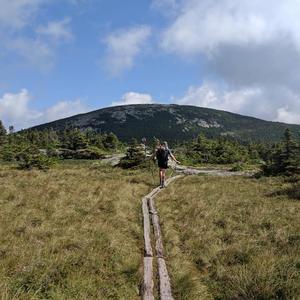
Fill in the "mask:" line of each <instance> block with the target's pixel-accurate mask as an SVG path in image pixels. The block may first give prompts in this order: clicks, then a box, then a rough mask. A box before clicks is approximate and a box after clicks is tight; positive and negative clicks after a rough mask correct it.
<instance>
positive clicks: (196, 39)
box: [0, 0, 300, 129]
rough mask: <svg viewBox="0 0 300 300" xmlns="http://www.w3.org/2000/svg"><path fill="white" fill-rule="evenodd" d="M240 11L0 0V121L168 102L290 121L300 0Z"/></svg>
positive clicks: (191, 4) (299, 103)
mask: <svg viewBox="0 0 300 300" xmlns="http://www.w3.org/2000/svg"><path fill="white" fill-rule="evenodd" d="M241 2H242V1H238V0H219V1H215V0H197V1H196V0H185V1H183V0H149V1H146V0H128V1H117V0H60V1H59V0H52V1H49V0H10V1H7V0H0V7H1V11H0V46H1V50H0V119H2V120H3V121H4V123H5V125H6V126H8V125H11V124H13V125H15V127H16V128H18V129H20V128H26V127H29V126H32V125H35V124H39V123H43V122H47V121H52V120H55V119H58V118H62V117H66V116H70V115H73V114H77V113H82V112H86V111H89V110H94V109H98V108H102V107H106V106H110V105H122V104H132V103H177V104H189V105H197V106H204V107H212V108H217V109H223V110H229V111H232V112H236V113H241V114H246V115H252V116H256V117H260V118H264V119H268V120H273V121H283V122H290V123H300V98H299V93H300V85H299V83H300V75H298V73H299V72H298V70H299V64H300V34H299V31H300V21H299V20H298V17H297V15H299V13H300V1H298V0H286V1H279V2H278V4H275V5H274V2H273V1H271V0H265V1H263V3H262V2H261V1H258V0H253V1H244V2H243V3H242V4H241ZM297 13H298V14H297Z"/></svg>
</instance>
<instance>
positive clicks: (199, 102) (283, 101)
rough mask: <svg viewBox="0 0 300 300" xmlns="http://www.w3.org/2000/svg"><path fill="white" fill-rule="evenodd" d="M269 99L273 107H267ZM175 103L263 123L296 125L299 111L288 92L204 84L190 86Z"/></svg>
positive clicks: (295, 98) (295, 97) (299, 101)
mask: <svg viewBox="0 0 300 300" xmlns="http://www.w3.org/2000/svg"><path fill="white" fill-rule="evenodd" d="M270 99H272V101H273V103H272V104H273V105H270ZM175 101H176V103H178V104H182V105H195V106H200V107H208V108H214V109H221V110H225V111H231V112H234V113H239V114H243V115H249V116H253V117H258V118H262V119H267V120H273V121H279V122H285V123H300V114H299V113H297V112H299V111H300V97H299V96H298V95H297V94H293V93H291V91H290V90H288V89H276V90H273V91H270V90H269V89H267V88H262V87H261V88H258V87H255V88H240V89H230V88H229V87H228V86H226V87H224V86H221V85H217V84H215V83H213V82H204V83H203V84H202V85H201V86H191V87H190V88H189V89H188V90H187V92H186V94H185V95H184V96H183V97H182V98H180V99H176V100H175ZM282 105H284V106H283V107H281V106H282Z"/></svg>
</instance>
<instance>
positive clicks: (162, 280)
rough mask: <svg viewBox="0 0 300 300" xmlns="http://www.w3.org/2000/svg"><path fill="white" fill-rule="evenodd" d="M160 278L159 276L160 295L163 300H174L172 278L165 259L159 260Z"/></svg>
mask: <svg viewBox="0 0 300 300" xmlns="http://www.w3.org/2000/svg"><path fill="white" fill-rule="evenodd" d="M157 260H158V276H159V293H160V299H161V300H174V298H173V297H172V290H171V283H170V277H169V274H168V270H167V266H166V262H165V260H164V259H163V258H158V259H157Z"/></svg>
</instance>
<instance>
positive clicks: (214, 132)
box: [33, 104, 300, 142]
mask: <svg viewBox="0 0 300 300" xmlns="http://www.w3.org/2000/svg"><path fill="white" fill-rule="evenodd" d="M66 127H77V128H80V129H82V130H84V129H87V128H92V129H93V130H97V131H99V132H113V133H115V134H116V135H117V136H118V137H119V139H120V140H123V141H129V140H131V139H132V138H133V137H135V138H137V139H138V140H139V139H141V138H142V137H146V138H147V139H148V140H149V139H151V138H152V137H154V136H155V137H157V138H160V139H164V140H168V141H183V140H188V139H191V138H194V137H196V136H197V135H198V134H199V133H201V132H203V133H205V134H206V135H207V136H209V137H216V136H220V135H222V136H229V137H233V138H237V139H240V140H245V141H246V140H248V141H249V140H253V141H263V142H274V141H278V140H279V139H281V137H282V135H283V132H284V130H285V129H286V128H290V129H291V130H292V131H293V132H294V134H298V133H299V132H300V125H289V124H284V123H279V122H270V121H264V120H260V119H257V118H253V117H247V116H242V115H238V114H234V113H230V112H226V111H221V110H215V109H210V108H202V107H195V106H187V105H174V104H172V105H162V104H136V105H126V106H115V107H108V108H103V109H99V110H95V111H92V112H88V113H85V114H80V115H76V116H72V117H69V118H65V119H61V120H57V121H54V122H50V123H46V124H42V125H39V126H35V127H33V129H37V130H43V129H49V128H53V129H54V130H63V129H64V128H66Z"/></svg>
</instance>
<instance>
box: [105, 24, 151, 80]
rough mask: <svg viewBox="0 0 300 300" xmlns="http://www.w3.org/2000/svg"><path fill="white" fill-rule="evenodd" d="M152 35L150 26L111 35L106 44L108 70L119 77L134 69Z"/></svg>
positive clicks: (120, 31)
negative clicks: (138, 57)
mask: <svg viewBox="0 0 300 300" xmlns="http://www.w3.org/2000/svg"><path fill="white" fill-rule="evenodd" d="M150 35H151V28H150V27H149V26H137V27H132V28H128V29H122V30H118V31H116V32H112V33H111V34H109V35H108V36H107V37H106V38H105V40H104V42H105V44H106V47H107V53H106V68H107V70H108V72H109V73H110V74H111V75H113V76H117V75H120V74H121V73H122V72H124V71H126V70H129V69H131V68H132V67H133V65H134V63H135V59H136V57H137V56H138V55H139V54H140V53H141V51H142V49H143V48H144V47H145V44H146V41H147V40H148V38H149V37H150Z"/></svg>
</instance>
